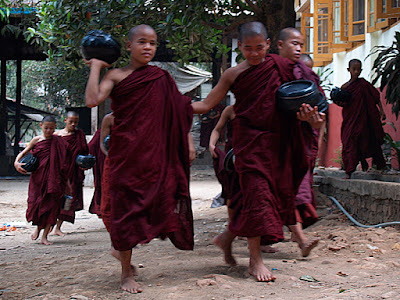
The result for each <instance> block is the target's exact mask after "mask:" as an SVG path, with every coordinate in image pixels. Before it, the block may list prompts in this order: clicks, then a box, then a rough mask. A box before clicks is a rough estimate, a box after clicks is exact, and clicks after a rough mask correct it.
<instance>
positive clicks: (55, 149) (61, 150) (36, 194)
mask: <svg viewBox="0 0 400 300" xmlns="http://www.w3.org/2000/svg"><path fill="white" fill-rule="evenodd" d="M40 125H41V127H42V129H43V135H41V136H37V137H35V138H33V139H32V141H31V142H30V143H29V145H28V146H27V147H26V148H25V149H24V151H22V152H21V153H20V154H19V155H18V156H17V157H16V160H15V163H14V165H15V167H16V169H17V171H18V172H20V173H23V174H26V171H25V170H24V169H23V165H22V164H21V163H19V160H20V159H21V158H22V157H24V156H25V155H26V154H28V153H29V151H30V153H31V154H32V155H33V156H35V157H36V158H37V159H38V161H39V166H38V168H37V169H36V170H35V171H33V172H32V173H31V176H30V181H29V193H28V209H27V211H26V219H27V221H28V222H32V224H33V225H36V226H37V228H36V230H35V233H34V234H32V239H33V240H36V239H37V238H38V237H39V234H40V231H41V230H42V229H44V233H43V237H42V239H41V243H42V244H45V245H51V244H52V243H51V242H49V241H48V240H47V235H48V233H49V231H50V228H51V227H52V226H54V225H55V224H56V222H57V216H58V214H59V212H60V207H61V205H62V200H63V196H64V191H65V186H66V177H65V174H66V171H67V168H68V164H69V161H68V154H67V151H68V144H66V142H65V141H64V140H63V139H62V138H61V137H59V136H57V135H53V133H54V129H55V126H56V123H55V119H54V118H53V117H51V116H46V117H45V118H44V119H43V121H42V122H41V124H40Z"/></svg>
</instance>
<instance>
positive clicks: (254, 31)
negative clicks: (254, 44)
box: [239, 22, 268, 42]
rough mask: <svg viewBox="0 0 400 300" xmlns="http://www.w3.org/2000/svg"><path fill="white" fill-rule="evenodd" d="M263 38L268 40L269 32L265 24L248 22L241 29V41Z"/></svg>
mask: <svg viewBox="0 0 400 300" xmlns="http://www.w3.org/2000/svg"><path fill="white" fill-rule="evenodd" d="M258 35H260V36H262V37H264V38H265V40H268V32H267V29H266V28H265V26H264V24H263V23H261V22H248V23H245V24H243V25H242V26H240V28H239V41H241V42H242V41H243V39H244V38H246V37H255V36H258Z"/></svg>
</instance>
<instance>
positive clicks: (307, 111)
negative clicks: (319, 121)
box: [297, 103, 318, 121]
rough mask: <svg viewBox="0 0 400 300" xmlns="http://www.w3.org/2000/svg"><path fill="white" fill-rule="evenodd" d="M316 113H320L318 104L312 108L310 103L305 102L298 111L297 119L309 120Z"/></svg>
mask: <svg viewBox="0 0 400 300" xmlns="http://www.w3.org/2000/svg"><path fill="white" fill-rule="evenodd" d="M316 113H318V108H317V107H316V106H315V107H314V108H312V107H311V106H310V104H306V103H303V104H302V105H301V107H300V111H299V112H297V119H299V120H300V121H308V120H309V119H310V118H311V117H312V116H313V115H315V114H316Z"/></svg>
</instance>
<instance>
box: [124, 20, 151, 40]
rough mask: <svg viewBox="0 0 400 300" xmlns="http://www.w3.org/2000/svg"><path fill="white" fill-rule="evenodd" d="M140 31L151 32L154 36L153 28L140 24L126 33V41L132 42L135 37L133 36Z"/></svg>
mask: <svg viewBox="0 0 400 300" xmlns="http://www.w3.org/2000/svg"><path fill="white" fill-rule="evenodd" d="M142 30H151V31H153V32H154V33H155V34H156V35H157V33H156V31H155V30H154V28H153V27H151V26H150V25H146V24H140V25H137V26H135V27H132V28H131V29H130V30H129V32H128V40H129V41H132V39H133V37H134V36H135V34H137V33H138V32H140V31H142Z"/></svg>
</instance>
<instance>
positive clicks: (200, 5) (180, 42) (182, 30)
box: [29, 0, 295, 69]
mask: <svg viewBox="0 0 400 300" xmlns="http://www.w3.org/2000/svg"><path fill="white" fill-rule="evenodd" d="M38 17H39V19H40V21H39V22H38V23H37V26H36V27H32V28H30V29H29V30H30V33H31V36H32V37H41V38H42V39H43V41H44V44H43V45H44V46H45V49H46V52H47V54H48V56H49V58H50V59H51V60H52V61H53V60H54V59H61V60H62V61H63V62H64V63H65V64H66V65H67V66H68V67H70V68H75V69H76V68H79V67H80V66H81V65H82V61H81V60H80V41H81V39H82V38H83V36H84V35H85V34H86V33H87V32H88V31H90V30H92V29H103V30H105V31H107V32H109V33H111V34H112V35H113V36H115V37H116V38H117V39H119V40H120V42H121V43H122V44H125V40H124V36H125V34H126V32H127V30H128V29H129V28H131V27H132V26H135V25H137V24H141V23H146V24H149V25H151V26H153V27H154V28H155V29H156V31H157V32H158V33H159V34H160V36H161V38H163V39H165V40H167V41H168V42H169V43H168V47H169V48H171V49H173V50H174V51H175V53H176V58H177V60H178V61H180V62H181V63H183V62H188V61H190V60H197V61H211V59H212V58H213V57H215V56H217V57H218V56H221V55H226V54H227V53H228V52H229V51H230V47H229V45H228V44H227V39H226V38H227V37H229V36H231V35H232V34H233V33H234V32H236V31H237V28H238V26H239V25H241V24H243V23H245V22H247V21H250V20H257V21H261V22H263V23H264V24H265V25H266V26H267V28H268V30H269V32H270V35H271V36H272V37H273V38H275V37H276V35H277V33H278V31H279V30H280V29H282V28H284V27H288V26H294V21H295V18H294V0H284V1H277V0H246V1H244V0H230V1H227V0H225V1H216V0H204V1H196V0H186V1H178V0H161V1H154V0H108V1H104V0H103V1H102V0H100V1H93V0H92V1H82V0H57V1H49V0H44V1H42V2H41V6H40V9H39V10H38ZM127 57H128V56H127V54H126V53H124V56H123V58H121V60H120V62H119V63H124V62H125V61H126V60H127Z"/></svg>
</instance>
